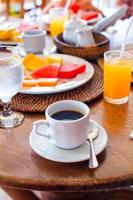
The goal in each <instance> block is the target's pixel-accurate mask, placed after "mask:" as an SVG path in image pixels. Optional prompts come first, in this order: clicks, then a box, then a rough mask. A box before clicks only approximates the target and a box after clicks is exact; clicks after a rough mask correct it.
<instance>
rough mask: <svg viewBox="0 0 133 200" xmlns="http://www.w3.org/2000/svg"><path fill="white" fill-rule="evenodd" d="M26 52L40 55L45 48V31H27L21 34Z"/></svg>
mask: <svg viewBox="0 0 133 200" xmlns="http://www.w3.org/2000/svg"><path fill="white" fill-rule="evenodd" d="M22 38H23V42H24V48H25V50H26V52H28V53H29V52H32V53H42V52H43V50H44V48H45V38H46V31H44V30H41V29H38V30H29V31H26V32H24V33H23V34H22Z"/></svg>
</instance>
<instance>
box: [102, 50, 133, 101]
mask: <svg viewBox="0 0 133 200" xmlns="http://www.w3.org/2000/svg"><path fill="white" fill-rule="evenodd" d="M119 55H120V54H119ZM131 71H132V62H131V59H128V58H126V59H125V58H124V59H123V58H122V59H119V58H118V59H116V58H115V60H113V59H112V60H107V59H106V60H104V99H105V100H106V101H108V102H110V103H115V104H121V103H125V102H127V101H128V96H129V90H130V82H131Z"/></svg>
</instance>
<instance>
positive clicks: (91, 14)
mask: <svg viewBox="0 0 133 200" xmlns="http://www.w3.org/2000/svg"><path fill="white" fill-rule="evenodd" d="M98 14H99V13H98V12H96V11H89V12H86V13H84V14H82V16H81V18H82V19H84V20H91V19H94V18H97V17H98Z"/></svg>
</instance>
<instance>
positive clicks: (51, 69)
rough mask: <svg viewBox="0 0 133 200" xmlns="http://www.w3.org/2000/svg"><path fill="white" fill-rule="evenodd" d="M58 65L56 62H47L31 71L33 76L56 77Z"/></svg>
mask: <svg viewBox="0 0 133 200" xmlns="http://www.w3.org/2000/svg"><path fill="white" fill-rule="evenodd" d="M59 69H60V65H59V64H58V63H57V64H49V65H45V66H44V67H41V68H39V69H37V70H35V71H33V72H32V74H31V75H32V77H33V78H36V79H38V78H57V76H58V73H59Z"/></svg>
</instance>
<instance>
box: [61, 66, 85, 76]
mask: <svg viewBox="0 0 133 200" xmlns="http://www.w3.org/2000/svg"><path fill="white" fill-rule="evenodd" d="M85 69H86V64H64V65H62V66H61V68H60V70H59V74H58V77H59V78H73V77H75V76H77V74H80V73H83V72H84V71H85Z"/></svg>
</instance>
